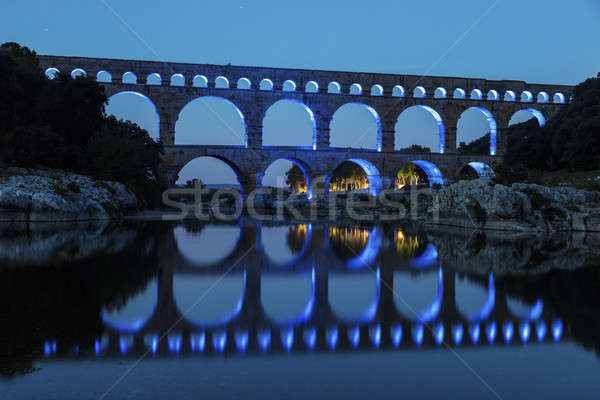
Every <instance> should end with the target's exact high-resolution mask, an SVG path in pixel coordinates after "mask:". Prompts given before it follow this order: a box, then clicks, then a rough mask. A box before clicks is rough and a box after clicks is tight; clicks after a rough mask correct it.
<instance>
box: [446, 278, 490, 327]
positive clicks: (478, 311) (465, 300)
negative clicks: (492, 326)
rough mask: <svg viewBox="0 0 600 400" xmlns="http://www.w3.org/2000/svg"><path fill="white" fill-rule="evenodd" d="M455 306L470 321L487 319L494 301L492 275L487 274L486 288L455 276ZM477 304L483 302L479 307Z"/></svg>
mask: <svg viewBox="0 0 600 400" xmlns="http://www.w3.org/2000/svg"><path fill="white" fill-rule="evenodd" d="M454 285H455V289H454V290H455V292H454V293H455V297H456V307H457V308H458V310H459V311H460V313H461V314H462V315H464V316H465V317H466V318H467V319H468V320H469V321H470V322H483V321H485V320H487V319H488V317H489V316H490V314H491V313H492V311H494V305H495V303H496V286H495V283H494V275H493V274H492V273H490V274H489V275H488V287H487V290H485V289H483V288H481V287H479V286H478V285H474V284H473V283H467V282H465V280H462V279H459V278H458V276H456V278H455V283H454ZM477 304H483V305H481V306H480V307H478V306H477Z"/></svg>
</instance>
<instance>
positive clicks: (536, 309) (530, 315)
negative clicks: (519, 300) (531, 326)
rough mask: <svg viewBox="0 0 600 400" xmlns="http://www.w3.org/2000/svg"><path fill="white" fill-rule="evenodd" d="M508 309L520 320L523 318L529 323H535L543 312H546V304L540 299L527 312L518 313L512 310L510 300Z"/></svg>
mask: <svg viewBox="0 0 600 400" xmlns="http://www.w3.org/2000/svg"><path fill="white" fill-rule="evenodd" d="M508 308H509V309H510V311H511V313H512V314H513V315H514V316H516V317H518V318H522V319H524V320H527V321H535V320H537V319H539V318H540V317H541V316H542V312H543V311H544V302H543V301H542V300H541V299H538V300H537V301H536V302H535V303H534V304H533V305H532V306H531V307H529V308H528V309H527V310H526V311H524V312H518V311H514V310H513V309H512V308H511V305H510V299H509V302H508Z"/></svg>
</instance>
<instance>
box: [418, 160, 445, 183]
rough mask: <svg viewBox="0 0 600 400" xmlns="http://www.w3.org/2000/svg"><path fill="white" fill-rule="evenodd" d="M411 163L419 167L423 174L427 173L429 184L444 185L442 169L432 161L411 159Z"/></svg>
mask: <svg viewBox="0 0 600 400" xmlns="http://www.w3.org/2000/svg"><path fill="white" fill-rule="evenodd" d="M411 164H414V165H416V166H417V167H419V168H420V169H421V170H422V171H423V172H425V175H427V180H428V181H429V186H433V185H440V186H444V176H443V175H442V171H441V170H440V169H439V168H438V167H437V165H435V164H434V163H432V162H431V161H426V160H413V161H411Z"/></svg>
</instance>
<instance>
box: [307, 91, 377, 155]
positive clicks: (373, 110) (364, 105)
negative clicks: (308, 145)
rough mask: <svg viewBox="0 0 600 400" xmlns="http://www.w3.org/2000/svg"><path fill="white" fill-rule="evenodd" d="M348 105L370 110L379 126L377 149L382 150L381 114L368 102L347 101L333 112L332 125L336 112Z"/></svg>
mask: <svg viewBox="0 0 600 400" xmlns="http://www.w3.org/2000/svg"><path fill="white" fill-rule="evenodd" d="M355 85H358V84H357V83H355ZM348 105H358V106H360V107H362V108H364V109H365V110H367V111H368V112H369V114H371V116H372V117H373V120H374V121H375V125H376V127H377V151H381V147H382V140H383V139H382V133H381V119H380V118H379V114H378V113H377V111H375V109H374V108H373V107H371V106H369V105H367V104H364V103H360V102H350V103H345V104H343V105H342V106H340V107H339V108H338V109H337V110H335V112H334V113H333V116H332V118H331V122H330V126H331V124H332V123H333V119H334V118H335V114H336V113H337V112H338V111H339V110H340V109H341V108H342V107H346V106H348ZM314 145H315V146H316V136H315V144H314Z"/></svg>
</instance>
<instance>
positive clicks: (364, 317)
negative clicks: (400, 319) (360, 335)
mask: <svg viewBox="0 0 600 400" xmlns="http://www.w3.org/2000/svg"><path fill="white" fill-rule="evenodd" d="M368 273H369V274H370V275H371V276H372V273H371V272H370V271H368ZM330 293H331V291H330ZM380 297H381V271H380V269H379V268H377V270H376V271H375V296H374V297H373V300H372V302H371V304H370V305H369V306H368V307H367V308H366V310H364V311H363V312H362V314H361V315H360V316H358V318H352V319H350V318H341V317H339V318H340V319H344V321H345V322H347V323H365V322H370V321H372V320H373V319H374V318H375V315H376V314H377V308H378V306H379V299H380ZM331 303H332V302H331V300H330V304H331ZM332 308H335V306H333V305H332ZM334 312H335V311H334Z"/></svg>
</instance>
